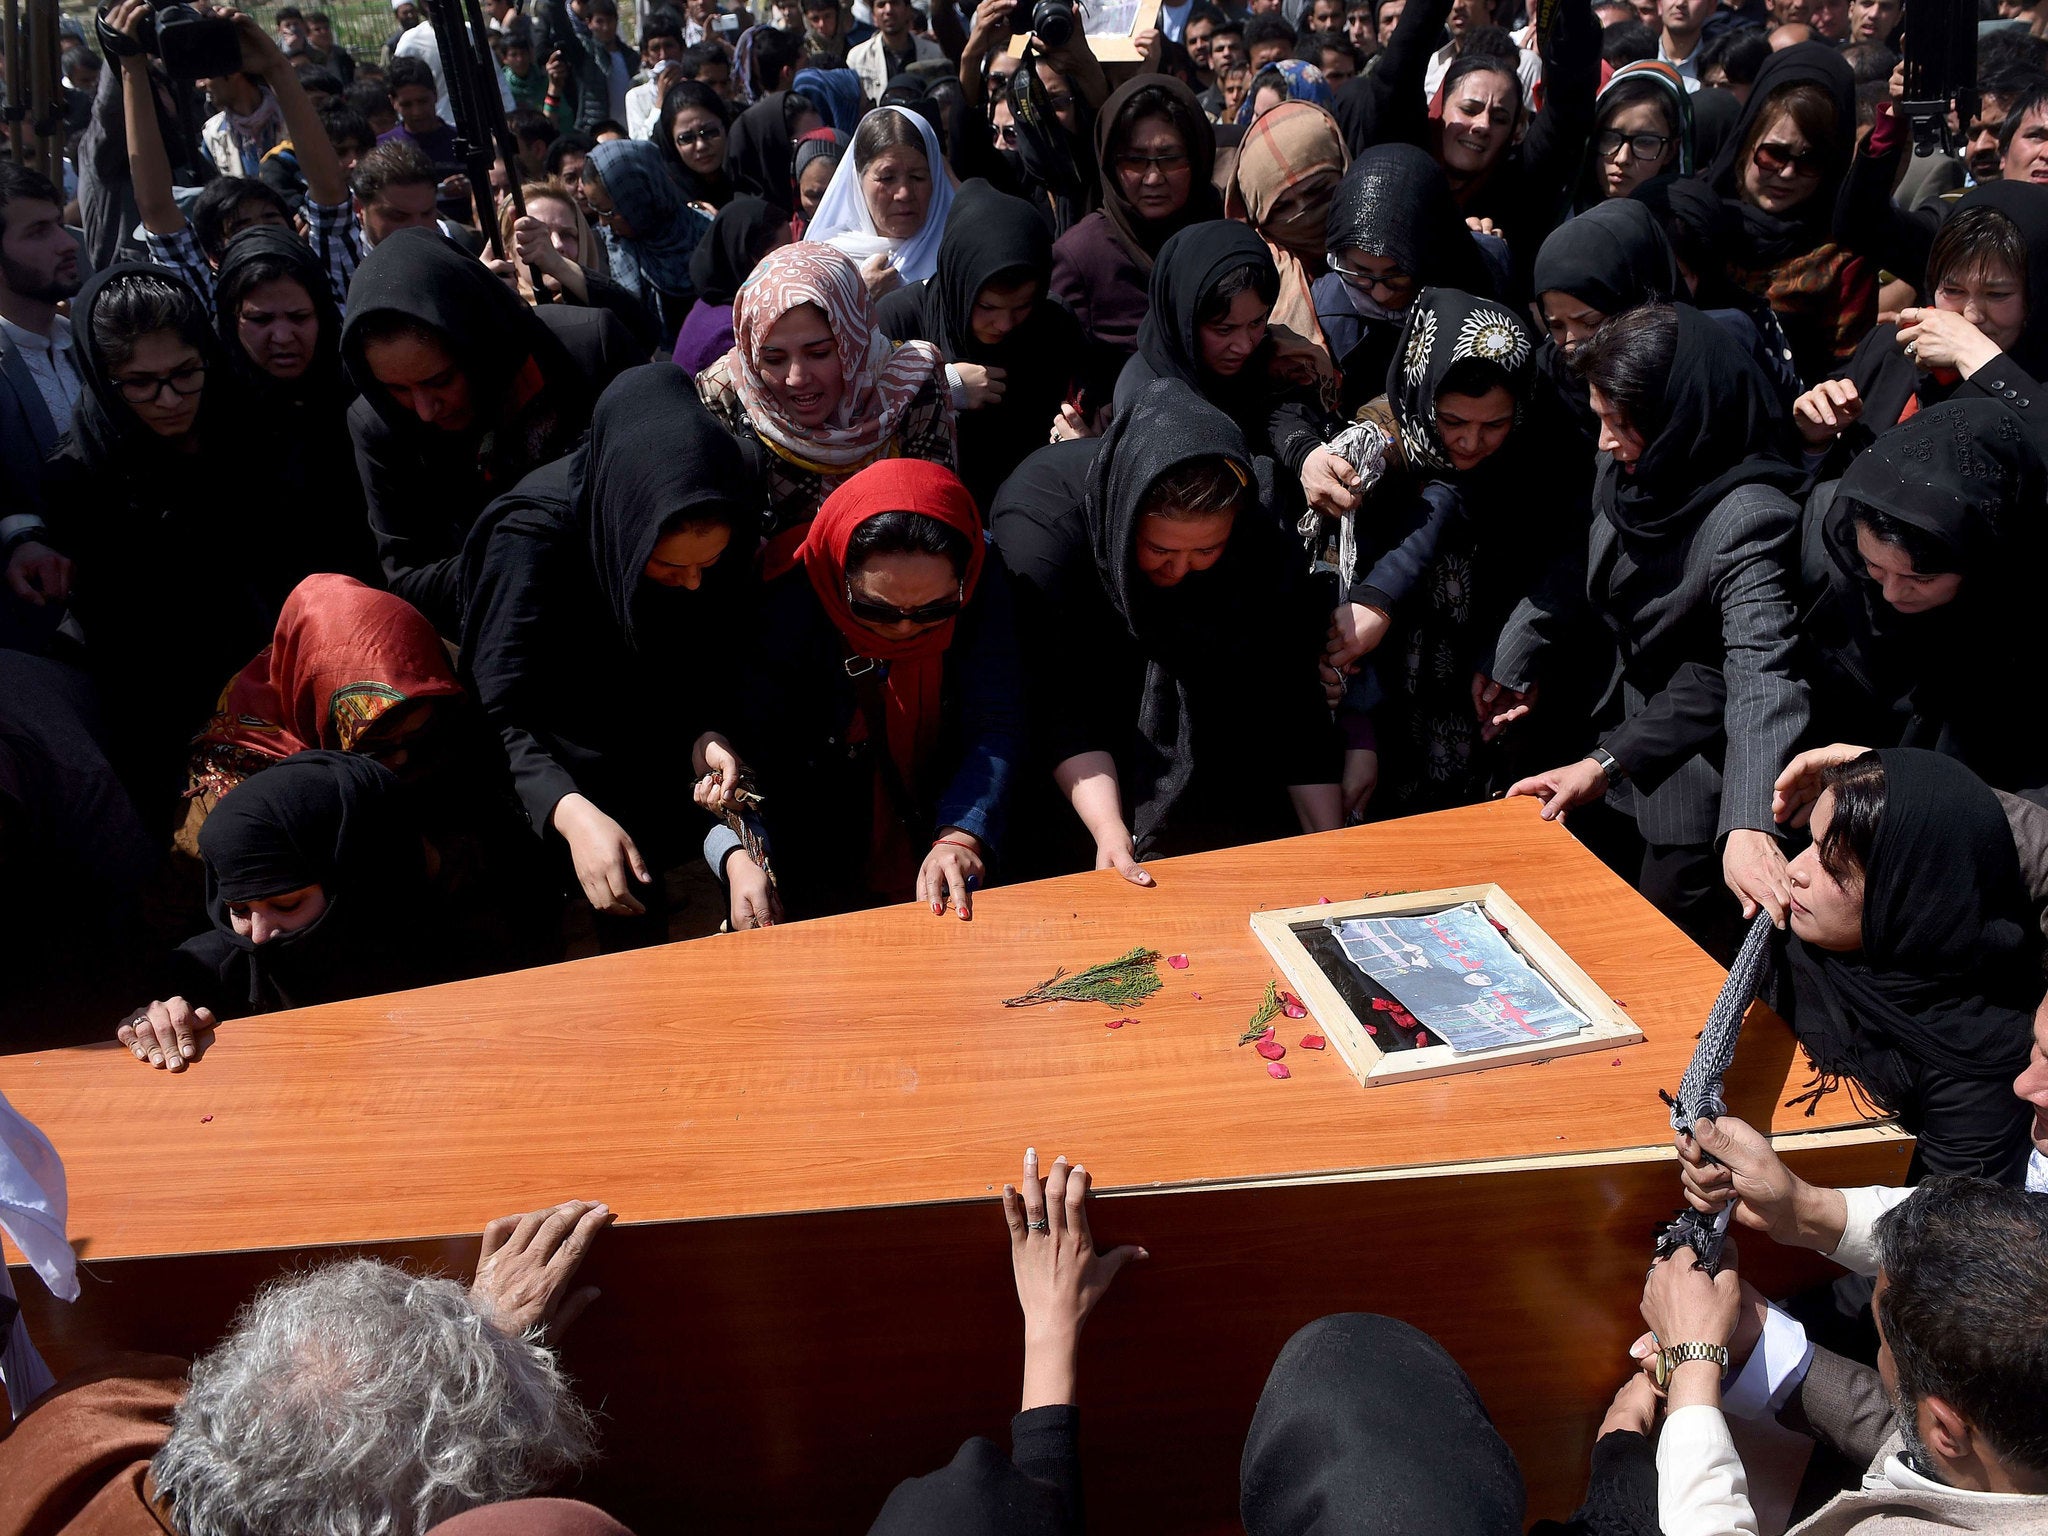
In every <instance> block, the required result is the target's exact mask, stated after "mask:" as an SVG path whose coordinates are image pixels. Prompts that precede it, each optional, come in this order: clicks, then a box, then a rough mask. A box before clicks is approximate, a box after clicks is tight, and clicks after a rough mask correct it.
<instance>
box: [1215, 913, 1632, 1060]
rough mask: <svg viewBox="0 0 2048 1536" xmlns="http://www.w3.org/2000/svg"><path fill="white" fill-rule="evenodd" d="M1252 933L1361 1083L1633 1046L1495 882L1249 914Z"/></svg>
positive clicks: (1626, 1030)
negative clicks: (1291, 984) (1285, 976)
mask: <svg viewBox="0 0 2048 1536" xmlns="http://www.w3.org/2000/svg"><path fill="white" fill-rule="evenodd" d="M1252 932H1253V933H1254V934H1256V935H1257V937H1258V940H1259V942H1260V943H1261V944H1263V945H1265V946H1266V950H1267V952H1268V953H1269V954H1271V955H1272V957H1273V961H1274V963H1275V964H1276V965H1278V966H1279V967H1280V969H1281V970H1282V971H1283V972H1285V973H1286V975H1287V979H1288V980H1289V981H1290V982H1292V983H1293V984H1294V990H1295V992H1296V993H1297V994H1298V995H1299V996H1300V998H1301V1000H1302V1002H1303V1003H1304V1004H1306V1005H1307V1007H1308V1010H1309V1012H1310V1013H1311V1014H1313V1015H1314V1016H1315V1019H1316V1021H1317V1022H1318V1023H1319V1024H1320V1025H1321V1026H1322V1028H1323V1033H1324V1034H1325V1035H1327V1036H1328V1037H1329V1039H1330V1040H1331V1041H1332V1042H1333V1043H1334V1044H1335V1045H1336V1047H1337V1049H1338V1050H1339V1051H1341V1052H1342V1053H1343V1055H1344V1060H1345V1061H1346V1062H1347V1063H1348V1064H1349V1065H1350V1067H1351V1070H1352V1072H1353V1073H1354V1074H1356V1076H1357V1078H1358V1080H1359V1082H1361V1083H1363V1084H1364V1085H1365V1086H1366V1087H1368V1088H1371V1087H1373V1086H1375V1085H1377V1084H1380V1083H1389V1082H1409V1081H1412V1080H1414V1079H1416V1078H1423V1077H1444V1076H1448V1075H1450V1074H1452V1073H1457V1072H1476V1071H1479V1070H1481V1069H1482V1068H1486V1067H1498V1066H1506V1065H1508V1064H1510V1063H1513V1062H1522V1061H1547V1060H1550V1059H1551V1058H1552V1057H1556V1056H1571V1055H1576V1054H1577V1053H1579V1052H1581V1051H1604V1050H1612V1049H1614V1048H1615V1047H1617V1046H1623V1045H1635V1044H1638V1043H1639V1042H1640V1041H1641V1040H1642V1038H1643V1032H1642V1030H1641V1029H1639V1028H1638V1027H1637V1026H1636V1023H1635V1021H1634V1020H1633V1019H1631V1018H1630V1017H1629V1016H1628V1014H1627V1013H1626V1012H1624V1011H1623V1010H1622V1008H1621V1006H1620V1005H1619V1004H1618V1003H1616V1002H1615V1001H1614V999H1613V998H1611V997H1609V996H1608V995H1607V994H1606V993H1605V992H1604V991H1602V990H1601V989H1600V988H1599V987H1598V986H1596V985H1594V983H1593V979H1592V978H1591V977H1589V976H1588V975H1587V974H1586V973H1585V972H1584V971H1582V970H1581V969H1579V966H1578V964H1577V962H1575V961H1574V960H1573V959H1572V957H1571V956H1570V955H1568V954H1566V953H1565V951H1564V949H1563V948H1562V946H1560V945H1559V944H1558V943H1557V942H1556V940H1554V939H1552V938H1551V937H1550V935H1549V934H1547V933H1545V932H1544V931H1543V930H1542V929H1541V928H1539V927H1538V926H1537V925H1536V923H1535V921H1534V919H1532V918H1531V917H1530V916H1529V914H1528V913H1526V912H1524V911H1523V910H1522V909H1521V908H1520V907H1519V906H1517V905H1516V904H1515V902H1514V900H1513V899H1512V898H1511V897H1509V895H1508V894H1507V892H1506V891H1504V890H1502V889H1501V888H1500V887H1499V886H1497V885H1461V886H1452V887H1449V888H1446V889H1444V890H1436V891H1408V892H1404V893H1403V894H1401V895H1399V896H1368V897H1365V898H1363V899H1362V900H1359V901H1339V902H1331V903H1327V904H1319V905H1317V906H1313V907H1289V908H1286V909H1284V910H1281V911H1277V912H1254V913H1253V914H1252Z"/></svg>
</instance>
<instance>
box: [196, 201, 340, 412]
mask: <svg viewBox="0 0 2048 1536" xmlns="http://www.w3.org/2000/svg"><path fill="white" fill-rule="evenodd" d="M259 267H262V268H268V269H271V270H272V271H275V270H276V269H277V268H280V267H281V268H283V272H282V274H281V275H283V276H287V277H290V278H292V279H293V280H295V281H296V282H297V283H298V285H299V286H300V287H301V288H303V289H305V290H306V296H307V297H308V298H309V299H311V300H312V301H313V313H314V315H315V316H316V317H317V318H318V320H319V323H320V337H319V340H318V342H316V343H315V345H314V350H313V361H312V363H311V364H310V365H309V366H308V367H307V369H306V371H305V372H304V373H303V374H301V375H300V376H299V377H298V378H296V379H293V380H289V381H286V380H282V379H276V378H272V377H271V376H270V375H269V374H267V373H265V372H264V371H263V370H262V369H261V368H259V367H257V366H256V364H255V363H254V362H253V361H252V360H251V359H250V357H249V354H248V352H247V351H246V350H244V348H243V346H242V340H241V333H240V330H239V328H238V326H237V323H236V319H237V314H238V312H239V310H240V307H241V301H242V300H243V299H245V298H247V297H248V292H247V286H245V285H248V284H250V283H251V274H252V273H253V272H254V271H255V270H256V269H257V268H259ZM255 280H256V281H261V280H262V279H255ZM213 300H214V327H215V329H216V330H217V331H218V332H219V333H220V344H221V350H222V351H223V352H224V353H225V354H226V356H227V360H228V365H229V366H230V367H231V368H232V369H233V370H234V373H235V376H236V378H237V379H239V380H240V381H241V383H242V384H243V385H244V386H245V388H246V389H247V390H248V391H249V393H250V395H251V398H252V399H253V400H254V402H255V403H256V404H258V405H262V404H265V403H267V402H269V401H272V400H275V399H276V398H277V397H278V396H280V395H283V396H286V397H288V398H290V399H291V400H293V401H294V402H296V403H300V404H304V405H308V406H313V407H317V408H321V409H332V410H335V411H343V412H345V411H346V410H347V408H348V406H349V404H350V402H352V401H353V400H354V399H355V397H356V392H355V387H354V385H352V384H351V383H350V382H349V379H348V375H347V374H346V373H345V372H344V371H343V370H342V366H341V310H340V308H339V307H338V306H337V305H336V304H335V302H334V284H333V283H332V282H331V281H330V280H329V278H328V276H327V269H326V268H325V267H324V266H323V265H322V264H321V262H320V258H319V257H317V256H315V255H314V254H313V249H312V247H311V246H309V245H307V244H306V242H305V241H304V240H301V239H300V238H299V236H298V234H297V233H296V232H295V231H293V230H290V229H287V228H285V227H284V226H283V225H281V224H252V225H251V226H250V227H249V228H247V229H245V230H243V231H242V232H241V233H240V234H238V235H236V236H235V237H234V239H232V240H230V241H229V242H228V247H227V251H226V252H225V253H224V254H223V255H222V256H221V259H220V266H219V267H218V268H216V269H215V271H214V274H213ZM338 424H341V425H345V424H343V423H338Z"/></svg>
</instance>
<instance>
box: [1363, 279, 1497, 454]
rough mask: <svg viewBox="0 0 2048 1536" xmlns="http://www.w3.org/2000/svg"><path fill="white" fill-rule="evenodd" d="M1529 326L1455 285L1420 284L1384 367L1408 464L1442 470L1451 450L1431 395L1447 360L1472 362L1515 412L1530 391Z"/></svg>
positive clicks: (1436, 390)
mask: <svg viewBox="0 0 2048 1536" xmlns="http://www.w3.org/2000/svg"><path fill="white" fill-rule="evenodd" d="M1532 352H1533V347H1532V344H1531V342H1530V338H1529V331H1528V328H1527V327H1526V326H1524V325H1523V324H1522V322H1521V321H1520V320H1519V319H1517V318H1516V316H1515V312H1514V311H1513V310H1511V309H1509V308H1507V307H1506V306H1505V305H1501V304H1496V303H1494V302H1493V301H1492V300H1491V299H1475V298H1473V297H1472V295H1471V294H1469V293H1460V292H1458V291H1457V290H1456V289H1455V288H1425V289H1423V290H1422V292H1421V293H1419V294H1417V295H1416V298H1415V302H1414V304H1412V305H1411V306H1409V310H1408V323H1407V325H1406V326H1405V327H1403V329H1402V333H1401V347H1400V351H1399V352H1398V353H1396V355H1395V360H1394V366H1393V367H1392V368H1391V369H1390V370H1389V371H1388V375H1387V400H1388V403H1389V404H1390V405H1391V406H1392V407H1393V410H1394V421H1395V424H1396V426H1397V427H1398V429H1399V431H1400V434H1401V450H1402V454H1403V456H1404V457H1405V458H1406V459H1407V461H1408V463H1409V464H1410V465H1411V466H1422V467H1426V468H1429V469H1441V470H1447V469H1449V468H1450V467H1451V456H1450V454H1449V453H1448V452H1447V451H1446V450H1445V448H1444V443H1443V439H1442V438H1441V437H1439V436H1438V435H1437V430H1436V397H1437V395H1438V394H1439V393H1441V392H1442V390H1443V387H1444V381H1445V379H1446V378H1447V377H1448V376H1449V374H1450V372H1451V370H1452V369H1453V368H1457V367H1458V366H1459V365H1460V364H1461V363H1470V362H1477V363H1479V364H1482V365H1486V368H1487V370H1488V371H1491V372H1496V373H1498V375H1499V377H1498V378H1496V379H1494V380H1492V381H1491V382H1493V383H1498V384H1502V385H1505V386H1506V387H1507V390H1508V392H1509V393H1510V394H1512V395H1513V396H1514V397H1515V419H1516V421H1518V422H1519V421H1520V420H1521V416H1522V405H1523V403H1524V402H1525V401H1526V400H1527V399H1528V395H1529V358H1530V356H1531V355H1532Z"/></svg>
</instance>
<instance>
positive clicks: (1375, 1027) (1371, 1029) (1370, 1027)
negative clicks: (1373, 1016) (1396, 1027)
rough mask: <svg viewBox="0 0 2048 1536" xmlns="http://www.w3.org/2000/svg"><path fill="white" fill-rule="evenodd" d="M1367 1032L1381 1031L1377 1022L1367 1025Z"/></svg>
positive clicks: (1371, 1033)
mask: <svg viewBox="0 0 2048 1536" xmlns="http://www.w3.org/2000/svg"><path fill="white" fill-rule="evenodd" d="M1365 1032H1366V1033H1367V1034H1368V1035H1376V1034H1378V1033H1379V1032H1380V1027H1379V1025H1377V1024H1368V1025H1366V1026H1365Z"/></svg>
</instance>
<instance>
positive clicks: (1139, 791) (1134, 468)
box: [1081, 232, 1292, 855]
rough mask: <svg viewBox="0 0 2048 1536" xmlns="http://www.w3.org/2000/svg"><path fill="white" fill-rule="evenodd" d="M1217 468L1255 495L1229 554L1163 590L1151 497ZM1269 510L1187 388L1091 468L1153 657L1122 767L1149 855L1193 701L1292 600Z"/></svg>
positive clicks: (1149, 409) (1114, 587) (1217, 424)
mask: <svg viewBox="0 0 2048 1536" xmlns="http://www.w3.org/2000/svg"><path fill="white" fill-rule="evenodd" d="M1248 233H1249V232H1248ZM1252 238H1253V240H1254V241H1255V242H1256V241H1257V239H1258V237H1257V236H1256V235H1254V236H1252ZM1215 458H1222V459H1227V460H1228V461H1229V462H1230V464H1231V466H1232V467H1233V468H1234V469H1235V470H1236V472H1237V473H1238V475H1239V476H1240V477H1242V479H1243V480H1244V483H1245V486H1246V488H1247V489H1246V493H1245V498H1244V502H1243V505H1242V509H1241V510H1240V511H1239V513H1238V515H1237V519H1236V522H1235V524H1234V525H1233V527H1232V529H1231V535H1230V543H1229V544H1228V545H1227V546H1226V547H1225V549H1224V553H1223V557H1222V558H1221V559H1220V560H1218V561H1217V562H1216V564H1215V565H1214V566H1212V567H1210V568H1209V569H1208V570H1206V571H1197V572H1193V573H1191V574H1190V575H1188V576H1187V577H1186V578H1184V579H1183V580H1182V581H1181V582H1180V583H1179V585H1177V586H1173V587H1164V588H1162V587H1155V586H1153V585H1152V583H1151V582H1149V581H1147V580H1146V579H1145V576H1144V575H1143V573H1141V572H1140V571H1139V570H1138V566H1137V554H1136V546H1137V536H1138V522H1139V519H1140V516H1141V513H1142V508H1143V505H1144V501H1145V495H1146V493H1147V492H1148V491H1150V490H1151V489H1152V486H1153V485H1154V483H1155V482H1157V481H1158V480H1159V478H1160V477H1161V476H1162V475H1165V474H1167V473H1168V472H1169V471H1171V470H1173V469H1175V468H1177V467H1179V466H1180V465H1182V464H1186V463H1188V462H1189V461H1191V460H1195V459H1215ZM1259 502H1260V484H1259V477H1258V476H1257V474H1256V473H1255V470H1254V465H1253V460H1252V456H1251V454H1250V452H1249V451H1248V450H1247V448H1246V447H1245V439H1244V434H1243V433H1242V432H1241V431H1240V430H1239V429H1238V427H1237V424H1236V423H1235V422H1233V421H1232V420H1231V419H1230V418H1229V417H1228V416H1226V415H1224V414H1223V412H1221V411H1220V410H1218V409H1217V408H1216V407H1215V406H1214V405H1212V404H1210V403H1209V402H1208V401H1206V400H1204V399H1203V398H1202V397H1201V396H1200V395H1199V394H1197V393H1196V392H1195V390H1194V389H1193V388H1192V387H1191V386H1190V385H1188V384H1187V383H1185V382H1184V381H1182V380H1180V379H1177V378H1168V379H1160V380H1156V381H1154V382H1153V383H1151V384H1149V385H1147V386H1146V387H1145V389H1144V390H1143V391H1142V392H1141V393H1140V394H1139V395H1138V396H1137V398H1136V399H1135V400H1133V401H1132V402H1131V403H1130V404H1129V405H1128V406H1127V407H1126V408H1124V409H1122V410H1120V411H1119V412H1118V413H1117V416H1116V419H1115V420H1114V421H1113V422H1112V423H1111V424H1110V428H1109V431H1108V432H1107V433H1105V434H1104V435H1103V438H1102V443H1101V446H1100V447H1099V448H1098V449H1097V450H1096V454H1095V458H1094V461H1093V464H1092V465H1091V467H1090V470H1089V475H1088V492H1087V496H1086V498H1085V500H1084V501H1083V503H1082V509H1081V513H1082V518H1083V520H1084V521H1085V523H1086V524H1087V529H1088V539H1089V544H1090V547H1091V548H1092V549H1093V551H1094V554H1095V568H1096V573H1097V575H1098V576H1099V577H1100V578H1101V581H1102V589H1103V592H1104V593H1105V595H1106V596H1107V597H1108V598H1109V602H1110V606H1111V607H1112V608H1114V609H1115V610H1116V613H1117V615H1118V617H1119V618H1121V619H1122V620H1123V622H1124V624H1125V626H1126V628H1127V629H1128V630H1129V632H1130V635H1131V638H1132V639H1133V640H1134V641H1136V642H1137V645H1138V648H1139V649H1140V650H1141V651H1142V652H1143V653H1144V655H1145V658H1146V668H1145V683H1144V692H1143V695H1142V696H1141V698H1140V700H1139V705H1138V718H1137V731H1138V735H1139V736H1140V737H1141V738H1142V740H1143V746H1142V749H1141V750H1142V754H1143V760H1142V761H1140V762H1137V763H1134V764H1132V765H1131V766H1130V771H1129V772H1128V773H1126V772H1125V769H1124V765H1122V764H1119V765H1118V772H1119V777H1120V779H1121V780H1122V782H1123V790H1124V798H1125V801H1126V803H1127V804H1129V805H1131V806H1132V807H1133V815H1132V822H1131V831H1132V833H1133V835H1134V836H1135V838H1136V840H1137V846H1138V850H1139V853H1140V854H1141V855H1143V854H1144V853H1145V852H1146V851H1147V850H1148V849H1149V848H1150V847H1151V846H1152V844H1153V841H1154V839H1155V838H1157V837H1158V835H1159V834H1160V833H1161V831H1162V830H1163V829H1164V828H1165V826H1166V824H1167V822H1168V820H1169V819H1170V818H1171V816H1172V813H1173V810H1174V808H1175V805H1176V804H1177V802H1178V801H1179V800H1180V798H1181V796H1182V794H1183V793H1184V792H1185V791H1186V789H1187V787H1188V783H1189V780H1190V778H1191V777H1192V774H1193V772H1194V769H1195V766H1196V764H1195V761H1194V759H1195V751H1194V730H1195V722H1194V715H1195V713H1196V706H1195V703H1194V701H1195V700H1196V699H1197V698H1198V697H1199V696H1200V694H1201V691H1202V687H1203V680H1204V677H1205V675H1215V674H1217V673H1219V672H1222V671H1225V670H1227V669H1229V668H1231V667H1234V666H1236V665H1238V664H1239V663H1240V662H1241V659H1242V657H1243V654H1244V651H1245V639H1246V637H1247V636H1249V635H1253V634H1256V633H1263V632H1269V631H1270V630H1271V629H1272V627H1273V624H1274V617H1275V616H1274V613H1273V605H1274V597H1275V593H1276V592H1277V591H1280V590H1282V589H1283V585H1284V584H1283V580H1282V577H1281V572H1282V571H1284V570H1285V569H1286V566H1287V563H1288V561H1289V559H1290V557H1291V553H1292V551H1291V549H1290V543H1291V541H1290V540H1289V539H1288V538H1287V537H1286V536H1285V535H1284V534H1283V533H1282V532H1281V530H1280V528H1279V525H1278V524H1277V523H1276V522H1275V521H1273V520H1272V519H1271V518H1269V517H1267V516H1265V515H1263V514H1262V511H1261V508H1260V505H1259Z"/></svg>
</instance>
